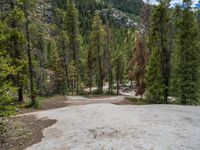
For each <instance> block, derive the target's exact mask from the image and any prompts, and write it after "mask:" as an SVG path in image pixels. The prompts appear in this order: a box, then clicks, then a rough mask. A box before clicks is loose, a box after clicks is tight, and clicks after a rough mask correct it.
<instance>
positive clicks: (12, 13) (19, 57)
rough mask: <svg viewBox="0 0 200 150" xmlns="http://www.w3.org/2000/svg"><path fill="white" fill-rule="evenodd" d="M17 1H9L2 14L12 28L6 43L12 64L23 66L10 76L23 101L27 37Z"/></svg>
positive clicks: (20, 99)
mask: <svg viewBox="0 0 200 150" xmlns="http://www.w3.org/2000/svg"><path fill="white" fill-rule="evenodd" d="M16 2H17V1H13V0H11V1H10V2H9V10H8V11H4V12H3V13H2V14H1V17H2V18H4V19H2V20H3V21H4V22H5V23H6V25H7V27H8V28H10V30H11V31H10V36H9V39H8V41H7V43H5V46H6V48H5V50H7V51H8V54H9V56H10V57H11V58H12V65H13V66H15V67H17V68H21V69H20V71H18V72H17V74H16V75H15V76H12V77H10V78H11V79H12V81H13V82H12V83H13V84H14V86H16V87H18V90H17V91H18V101H19V102H23V99H24V98H23V93H24V91H23V88H24V82H25V80H26V59H25V58H26V57H25V51H24V45H25V37H24V33H23V26H24V22H25V17H24V13H23V11H22V9H21V8H20V7H18V5H17V3H16Z"/></svg>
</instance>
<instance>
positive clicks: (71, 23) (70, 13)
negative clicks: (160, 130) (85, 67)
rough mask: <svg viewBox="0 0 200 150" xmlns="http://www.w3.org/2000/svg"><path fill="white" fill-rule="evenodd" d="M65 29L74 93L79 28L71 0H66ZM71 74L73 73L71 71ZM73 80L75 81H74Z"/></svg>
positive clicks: (76, 13) (78, 58)
mask: <svg viewBox="0 0 200 150" xmlns="http://www.w3.org/2000/svg"><path fill="white" fill-rule="evenodd" d="M66 26H67V28H66V30H67V34H68V37H69V51H70V57H69V58H72V60H70V62H72V63H70V64H73V65H74V66H73V67H74V68H75V70H76V73H75V74H74V75H75V77H73V78H72V82H73V83H75V85H74V84H73V83H72V93H74V88H75V87H76V89H77V90H76V92H77V94H78V92H79V90H78V89H79V84H78V83H79V63H80V57H79V53H80V39H79V28H78V11H77V9H76V8H75V6H74V3H73V1H72V0H68V1H67V14H66ZM72 74H73V73H72ZM74 80H75V81H74Z"/></svg>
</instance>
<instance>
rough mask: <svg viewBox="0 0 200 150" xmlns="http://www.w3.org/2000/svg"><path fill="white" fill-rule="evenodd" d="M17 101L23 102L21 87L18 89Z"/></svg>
mask: <svg viewBox="0 0 200 150" xmlns="http://www.w3.org/2000/svg"><path fill="white" fill-rule="evenodd" d="M18 101H19V102H23V101H24V98H23V86H22V85H20V86H19V89H18Z"/></svg>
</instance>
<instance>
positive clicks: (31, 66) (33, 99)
mask: <svg viewBox="0 0 200 150" xmlns="http://www.w3.org/2000/svg"><path fill="white" fill-rule="evenodd" d="M24 9H25V17H26V40H27V45H26V50H27V54H28V64H29V80H30V89H31V101H32V105H34V104H35V93H34V75H33V63H32V56H31V47H30V33H29V19H28V12H27V4H26V3H25V8H24Z"/></svg>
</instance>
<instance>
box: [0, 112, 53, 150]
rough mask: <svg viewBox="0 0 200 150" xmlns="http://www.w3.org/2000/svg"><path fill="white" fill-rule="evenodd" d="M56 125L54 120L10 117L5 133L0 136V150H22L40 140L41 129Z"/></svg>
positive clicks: (41, 136)
mask: <svg viewBox="0 0 200 150" xmlns="http://www.w3.org/2000/svg"><path fill="white" fill-rule="evenodd" d="M54 123H56V120H53V119H52V120H50V119H37V118H36V117H35V116H34V115H29V116H23V117H11V118H9V119H8V125H7V128H6V130H7V132H5V133H4V134H2V135H1V136H0V150H23V149H25V148H27V147H29V146H31V145H33V144H36V143H38V142H40V141H41V140H42V138H43V137H44V136H43V133H42V131H43V129H45V128H48V127H50V126H51V125H53V124H54Z"/></svg>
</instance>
